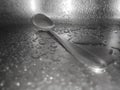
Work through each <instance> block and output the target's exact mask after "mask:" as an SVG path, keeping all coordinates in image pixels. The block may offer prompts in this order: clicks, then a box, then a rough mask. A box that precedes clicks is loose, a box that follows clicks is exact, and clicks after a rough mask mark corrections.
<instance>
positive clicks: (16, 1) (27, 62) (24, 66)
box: [0, 0, 120, 90]
mask: <svg viewBox="0 0 120 90" xmlns="http://www.w3.org/2000/svg"><path fill="white" fill-rule="evenodd" d="M119 4H120V0H0V90H70V89H71V90H90V89H91V90H119V89H120V50H119V48H120V43H119V40H120V39H119V36H120V27H119V19H120V7H119V6H120V5H119ZM37 13H42V14H45V15H47V16H49V17H50V19H51V20H53V22H54V23H55V25H56V27H55V29H54V31H55V32H56V33H58V34H59V35H61V36H64V37H65V38H66V39H68V40H70V42H74V43H79V45H80V46H82V47H84V48H86V49H89V50H91V51H92V52H93V53H96V54H97V55H100V56H105V55H104V53H103V52H105V53H106V54H110V55H111V56H114V57H115V58H116V57H117V58H116V61H115V63H112V64H111V65H110V66H108V68H107V69H106V71H104V70H102V71H101V69H100V68H97V67H93V68H90V70H89V69H87V68H85V67H84V65H82V64H80V63H78V62H75V60H74V58H73V57H72V56H71V55H69V54H68V53H67V52H66V51H65V50H64V49H63V48H62V47H61V46H60V45H59V44H58V43H57V42H55V40H53V39H52V38H51V37H50V36H49V35H48V34H47V33H44V32H40V31H38V30H36V29H35V28H34V27H33V26H32V25H31V18H32V16H34V15H36V14H37ZM103 43H105V45H107V46H105V45H104V44H103ZM56 44H57V45H56ZM51 47H52V48H51ZM107 57H108V56H107ZM107 57H106V58H107ZM78 64H79V65H78ZM91 70H92V71H91Z"/></svg>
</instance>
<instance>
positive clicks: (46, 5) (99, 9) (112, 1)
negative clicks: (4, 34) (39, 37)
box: [0, 0, 120, 25]
mask: <svg viewBox="0 0 120 90" xmlns="http://www.w3.org/2000/svg"><path fill="white" fill-rule="evenodd" d="M119 4H120V0H27V1H25V0H7V1H6V0H1V1H0V19H1V20H0V23H2V24H4V23H6V24H7V23H17V22H29V20H30V18H31V17H32V16H33V15H35V14H37V13H44V14H46V15H47V16H49V17H50V18H52V19H53V20H54V21H56V23H57V22H60V23H70V24H82V25H91V24H92V25H94V24H103V25H104V24H111V23H118V21H119V18H120V7H119ZM113 21H114V22H113ZM116 21H117V22H116Z"/></svg>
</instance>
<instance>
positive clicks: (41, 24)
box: [32, 14, 55, 29]
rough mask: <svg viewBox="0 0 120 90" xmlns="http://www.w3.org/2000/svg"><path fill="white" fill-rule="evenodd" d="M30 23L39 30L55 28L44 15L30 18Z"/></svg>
mask: <svg viewBox="0 0 120 90" xmlns="http://www.w3.org/2000/svg"><path fill="white" fill-rule="evenodd" d="M32 23H33V25H35V26H36V27H37V28H41V29H51V28H53V27H54V26H55V25H54V23H53V21H52V20H51V19H50V18H49V17H47V16H46V15H44V14H36V15H34V16H33V17H32Z"/></svg>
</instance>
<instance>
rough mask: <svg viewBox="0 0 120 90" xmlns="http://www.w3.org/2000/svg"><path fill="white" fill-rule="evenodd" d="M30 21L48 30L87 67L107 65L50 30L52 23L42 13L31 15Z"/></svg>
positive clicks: (103, 66)
mask: <svg viewBox="0 0 120 90" xmlns="http://www.w3.org/2000/svg"><path fill="white" fill-rule="evenodd" d="M32 23H33V24H34V25H35V26H36V27H37V28H39V29H42V30H43V31H47V32H49V33H50V34H51V35H52V36H54V37H55V38H56V40H57V41H58V42H59V43H60V44H61V45H62V46H63V47H64V48H65V49H66V50H67V51H68V52H69V53H70V54H71V55H72V56H73V57H75V58H76V59H77V60H78V61H79V62H80V63H82V64H84V65H85V66H87V67H100V68H105V66H106V65H107V64H106V62H105V61H104V60H102V59H101V58H99V57H97V56H96V55H94V54H92V53H91V52H89V51H87V50H85V49H83V48H80V47H77V46H76V45H74V44H73V43H71V42H69V41H67V40H66V39H65V38H63V37H60V36H59V35H58V34H57V33H55V32H54V31H52V29H53V28H54V26H55V25H54V23H53V22H52V20H50V19H49V18H48V17H47V16H45V15H43V14H37V15H35V16H33V18H32Z"/></svg>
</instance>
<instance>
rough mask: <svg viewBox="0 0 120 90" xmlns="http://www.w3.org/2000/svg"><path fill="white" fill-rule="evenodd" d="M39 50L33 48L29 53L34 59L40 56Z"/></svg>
mask: <svg viewBox="0 0 120 90" xmlns="http://www.w3.org/2000/svg"><path fill="white" fill-rule="evenodd" d="M40 55H41V54H40V51H39V50H34V51H32V54H31V57H32V58H34V59H38V58H40Z"/></svg>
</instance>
